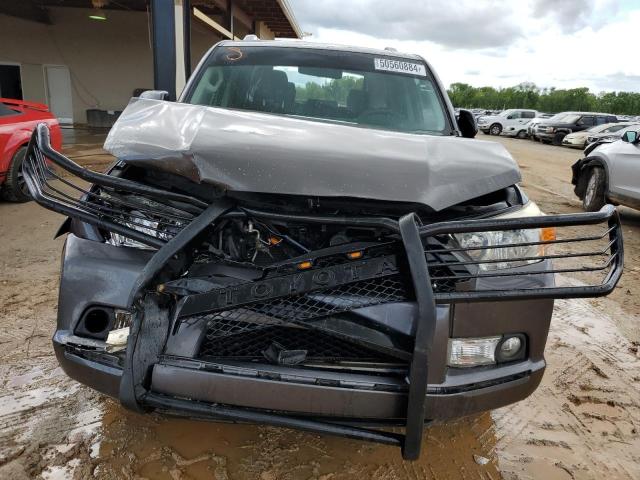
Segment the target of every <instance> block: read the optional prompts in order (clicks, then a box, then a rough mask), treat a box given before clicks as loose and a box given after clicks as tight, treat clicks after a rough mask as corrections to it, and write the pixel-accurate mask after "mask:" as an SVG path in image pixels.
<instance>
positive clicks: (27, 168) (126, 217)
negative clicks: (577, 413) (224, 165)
mask: <svg viewBox="0 0 640 480" xmlns="http://www.w3.org/2000/svg"><path fill="white" fill-rule="evenodd" d="M46 159H49V160H50V161H51V162H53V163H54V164H56V165H57V166H59V167H61V168H62V169H64V170H66V171H67V172H69V173H71V174H73V175H75V176H76V177H79V178H80V179H82V180H84V181H85V182H88V183H91V184H94V185H96V186H98V187H99V189H100V192H101V194H99V193H97V189H91V188H83V187H79V186H77V185H76V184H75V183H73V182H71V181H70V180H68V179H67V178H66V177H63V176H61V175H58V174H57V173H55V171H53V170H52V169H51V168H49V164H48V162H47V160H46ZM24 173H25V178H26V183H27V186H28V188H29V191H30V193H31V195H32V196H33V198H34V200H35V201H36V202H37V203H39V204H40V205H42V206H43V207H45V208H48V209H51V210H53V211H56V212H58V213H61V214H63V215H67V216H70V217H73V218H76V219H78V220H81V221H83V222H86V223H89V224H91V225H95V226H96V227H98V228H100V229H103V230H107V231H110V232H114V233H118V234H121V235H123V236H126V237H128V238H130V239H133V240H136V241H138V242H140V243H143V244H146V245H149V246H151V247H154V248H156V249H157V252H156V253H155V255H154V256H153V257H152V259H151V260H150V261H149V263H148V264H147V267H145V269H144V271H143V272H141V274H140V278H139V280H138V282H137V284H136V288H135V289H134V290H135V291H133V292H132V293H131V297H130V304H131V305H133V304H134V302H136V301H137V300H139V299H140V298H141V297H142V293H143V292H144V290H145V287H147V286H148V285H149V284H150V283H151V282H152V281H153V279H154V277H155V276H156V275H157V273H158V272H159V271H160V270H162V268H163V267H164V265H165V264H166V263H167V262H168V260H169V259H170V258H172V257H173V256H175V255H176V254H179V253H180V252H181V251H182V250H183V249H184V248H185V246H187V245H188V244H189V242H190V241H192V240H193V238H194V237H195V236H196V235H198V234H199V233H200V232H202V231H203V230H205V229H206V228H209V227H211V226H212V225H213V224H215V222H216V221H219V220H220V219H222V218H225V216H229V215H246V216H250V217H255V218H266V219H282V220H289V221H299V222H308V223H324V224H338V225H345V226H348V225H361V226H376V227H381V228H385V229H387V230H388V231H389V232H393V233H395V234H397V235H398V237H399V239H400V244H401V245H402V250H403V253H404V255H406V259H407V261H408V265H409V272H408V273H409V274H410V279H411V284H412V285H413V290H414V294H415V300H416V302H417V305H418V318H417V322H416V325H415V335H414V342H413V352H412V355H411V358H410V366H409V375H408V383H409V389H408V405H407V418H406V426H405V433H404V435H402V434H399V433H394V432H387V431H379V430H371V429H367V428H360V427H352V426H347V425H344V424H340V423H333V422H324V421H315V420H310V419H306V418H300V417H294V416H287V415H280V414H272V413H265V412H256V411H252V410H248V409H243V408H238V407H233V406H223V405H216V404H204V403H201V402H191V401H187V400H181V399H178V398H173V397H168V396H163V395H159V394H155V393H151V392H144V393H143V394H133V398H134V401H135V402H138V403H140V404H144V405H146V406H148V407H153V408H157V409H160V410H168V411H173V412H175V411H180V412H183V413H186V414H189V415H192V416H195V417H205V418H218V419H225V420H230V421H241V422H242V421H244V422H258V423H265V424H271V425H276V426H284V427H290V428H297V429H302V430H308V431H312V432H317V433H326V434H333V435H339V436H343V437H348V438H355V439H360V440H367V441H373V442H379V443H385V444H390V445H397V446H400V447H402V454H403V457H404V458H405V459H416V458H418V456H419V454H420V448H421V443H422V436H423V429H424V426H425V419H428V418H429V415H428V412H426V411H425V403H426V392H427V372H428V361H429V352H430V349H431V346H432V342H433V335H434V326H435V315H436V304H437V303H456V302H478V301H499V300H517V299H531V298H578V297H597V296H604V295H607V294H608V293H610V292H611V291H612V290H613V289H614V288H615V286H616V284H617V282H618V280H619V279H620V276H621V274H622V267H623V244H622V231H621V225H620V220H619V217H618V214H617V212H616V210H615V208H614V207H613V206H611V205H606V206H605V207H603V208H602V210H600V211H599V212H595V213H580V214H564V215H549V216H541V217H527V218H488V219H480V220H459V221H451V222H440V223H435V224H429V225H421V222H420V219H419V218H418V217H417V216H416V215H415V214H412V213H411V214H407V215H405V216H403V217H401V218H400V219H399V220H394V219H390V218H377V217H367V218H363V217H341V216H314V215H285V214H279V213H274V212H262V211H256V210H248V209H241V210H238V209H234V208H233V205H232V204H231V203H229V202H226V201H219V202H216V205H207V204H206V203H205V202H202V201H201V200H199V199H196V198H193V197H190V196H187V195H183V194H179V193H175V192H166V191H164V190H159V189H155V188H152V187H149V186H146V185H143V184H140V183H137V182H134V181H130V180H125V179H121V178H116V177H112V176H109V175H103V174H98V173H95V172H91V171H89V170H87V169H84V168H82V167H80V166H79V165H77V164H75V163H74V162H72V161H71V160H69V159H68V158H66V157H65V156H63V155H61V154H60V153H58V152H56V151H55V150H53V149H52V148H51V145H50V142H49V132H48V129H47V127H46V125H39V126H38V127H37V129H36V130H35V131H34V134H33V136H32V138H31V142H30V144H29V148H28V151H27V156H26V160H25V163H24ZM51 179H56V180H57V181H58V184H62V185H63V186H66V187H67V190H68V189H71V190H72V191H73V192H75V194H76V196H77V195H78V194H80V195H81V197H80V200H78V199H76V196H74V195H70V194H69V193H67V192H66V191H64V189H63V188H61V186H60V185H55V184H53V183H52V182H51ZM105 192H106V195H105ZM131 194H134V195H135V196H136V197H139V198H145V199H147V200H148V201H147V202H138V201H135V200H131V198H130V197H128V196H129V195H131ZM160 206H162V207H164V208H159V207H160ZM127 209H129V213H127ZM167 209H168V211H170V212H171V214H169V215H167ZM131 210H134V212H135V213H133V214H131V213H130V212H131ZM136 216H141V217H144V218H150V217H151V218H154V220H155V221H156V222H157V226H158V227H159V226H160V225H162V224H163V223H162V222H165V224H171V225H172V226H173V227H175V229H176V233H175V235H165V236H164V238H161V235H159V234H157V233H156V234H154V233H153V232H152V231H150V230H149V229H148V228H146V227H145V228H140V224H139V223H137V222H136ZM588 226H596V227H600V228H599V231H598V232H597V233H596V234H575V233H573V234H572V235H571V236H568V237H564V238H557V239H556V238H555V237H552V238H547V239H545V240H540V241H533V242H518V243H517V244H513V245H511V244H500V245H493V246H474V247H468V248H463V247H461V246H460V245H459V244H458V243H456V242H454V241H452V238H453V235H456V234H464V233H470V232H496V231H507V230H521V229H543V228H555V229H558V230H561V229H566V230H568V231H569V233H571V232H573V231H574V230H575V229H580V228H584V227H588ZM572 229H573V230H572ZM152 230H153V229H152ZM158 230H160V229H159V228H158ZM165 231H166V230H165ZM593 242H600V243H601V244H602V246H601V247H598V248H596V249H586V250H585V249H582V250H580V251H573V250H571V251H563V252H560V253H549V252H548V250H549V249H550V248H551V247H555V246H557V247H559V248H561V249H563V248H564V249H565V250H566V249H570V248H576V247H580V246H589V245H591V244H592V243H593ZM514 246H515V247H532V246H533V247H536V246H537V247H539V248H540V249H544V250H541V251H540V252H539V254H538V255H536V256H535V257H527V256H523V257H521V258H515V259H514V258H513V257H510V258H509V261H514V260H518V261H522V262H527V261H536V262H538V261H540V260H545V261H543V262H538V263H537V265H538V266H539V267H540V266H543V268H542V269H541V268H538V269H535V267H534V270H533V271H532V270H531V269H530V268H507V269H496V270H491V269H488V270H487V269H481V268H479V265H481V264H490V263H492V262H498V260H482V259H475V260H474V256H473V253H474V252H477V251H482V250H485V249H501V248H510V247H514ZM452 258H453V260H452ZM443 259H445V260H443ZM593 259H599V260H600V263H597V264H583V262H585V261H586V262H588V261H590V260H593ZM563 260H574V261H577V262H579V263H580V265H579V266H573V267H561V268H556V267H554V266H553V263H554V262H558V261H563ZM442 267H446V268H442ZM460 269H462V270H463V273H460ZM452 272H456V273H452ZM556 273H559V274H568V273H577V274H587V275H596V274H600V275H601V277H602V278H600V279H599V280H598V281H597V282H593V283H591V284H585V283H580V284H574V285H569V286H555V284H553V286H546V287H539V288H536V287H533V288H531V287H530V286H528V287H521V286H519V282H518V279H519V278H521V277H526V276H532V275H534V276H536V275H537V276H540V275H553V274H556ZM332 278H333V283H332V285H331V286H334V287H335V286H336V285H344V284H349V283H350V282H354V281H356V280H355V279H354V278H352V277H349V276H348V275H347V276H343V277H340V278H338V279H336V277H335V275H334V276H333V277H332ZM487 279H497V281H498V284H497V285H498V286H497V287H495V286H494V287H493V288H488V287H487V284H483V282H484V281H485V280H487ZM276 280H277V279H276ZM445 281H446V282H450V281H454V282H457V283H456V287H455V288H453V289H438V288H437V285H438V284H440V283H441V282H445ZM304 285H305V286H304V287H302V289H301V290H300V291H297V292H296V294H300V293H304V292H305V291H314V289H316V290H317V289H318V286H317V285H313V283H312V282H311V283H305V284H304ZM305 289H306V290H305ZM220 293H221V292H220V291H216V292H212V293H210V294H204V295H192V296H186V297H184V298H183V300H182V303H181V307H182V308H183V309H184V310H183V311H182V312H181V313H179V316H180V315H183V316H188V315H190V314H193V313H194V312H196V313H197V312H202V311H215V310H216V309H215V301H214V299H215V298H216V297H219V296H220ZM272 294H273V296H275V297H278V295H279V296H281V297H286V296H287V293H286V292H285V291H283V292H281V293H277V292H276V293H273V292H272ZM289 295H290V293H289ZM212 301H213V305H214V306H213V307H212V303H211V302H212ZM252 302H256V300H255V299H253V300H252V299H250V298H247V299H246V302H245V303H246V304H248V305H250V304H251V303H252ZM206 305H208V306H206ZM224 308H228V306H226V307H223V306H219V310H224ZM132 335H133V334H132ZM130 341H131V337H130ZM141 341H144V339H142V338H140V339H138V344H136V348H138V347H139V346H140V342H141ZM130 345H131V343H130ZM128 350H132V349H128ZM127 355H128V358H130V355H132V352H131V351H128V352H127ZM128 368H131V366H130V365H125V371H124V374H123V382H126V380H127V373H128V372H127V369H128ZM121 392H122V390H121Z"/></svg>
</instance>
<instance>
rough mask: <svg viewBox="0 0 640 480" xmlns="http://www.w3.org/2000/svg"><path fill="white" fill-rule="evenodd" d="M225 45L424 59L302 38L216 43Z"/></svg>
mask: <svg viewBox="0 0 640 480" xmlns="http://www.w3.org/2000/svg"><path fill="white" fill-rule="evenodd" d="M217 45H218V46H225V47H267V48H269V47H287V48H312V49H315V50H335V51H340V52H351V53H368V54H373V55H384V56H387V57H398V58H411V59H413V60H424V59H423V58H422V57H421V56H420V55H416V54H414V53H404V52H398V51H395V50H383V49H377V48H368V47H356V46H353V45H340V44H336V43H318V42H306V41H304V40H292V39H289V40H284V39H282V40H223V41H222V42H220V43H218V44H217Z"/></svg>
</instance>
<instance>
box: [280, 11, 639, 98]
mask: <svg viewBox="0 0 640 480" xmlns="http://www.w3.org/2000/svg"><path fill="white" fill-rule="evenodd" d="M383 3H384V4H390V5H393V6H394V7H395V8H394V14H393V15H390V14H389V15H386V14H385V12H387V11H386V10H383V9H381V5H382V4H379V3H378V1H377V0H368V1H367V0H357V1H355V2H353V3H352V2H348V3H347V2H344V1H341V2H337V1H336V0H326V1H321V0H315V1H313V2H310V1H308V0H291V4H292V6H293V9H294V11H295V12H296V15H297V17H298V20H299V22H300V24H301V26H302V28H303V29H304V30H306V31H312V33H313V36H312V37H310V38H309V40H312V41H320V42H328V43H342V44H348V45H362V46H370V47H377V48H383V47H386V46H391V47H395V48H397V49H398V50H400V51H406V52H411V53H418V54H421V55H422V56H424V57H425V58H426V59H427V60H428V61H429V62H430V63H431V64H432V65H433V66H434V68H435V69H436V71H437V72H438V74H439V75H440V77H441V79H442V81H443V82H444V83H445V84H446V85H449V84H450V83H452V82H466V83H470V84H471V85H474V86H485V85H491V86H495V87H507V86H512V85H516V84H518V83H520V82H524V81H528V82H534V83H535V84H536V85H538V86H541V87H550V86H554V87H558V88H572V87H583V86H584V87H589V88H591V89H592V90H593V91H595V92H599V91H601V90H634V91H640V82H638V81H637V80H638V79H639V78H640V62H638V61H637V58H638V57H637V48H635V41H634V39H635V38H637V30H638V25H640V5H637V6H636V5H635V4H633V5H632V6H631V7H629V5H627V6H626V8H619V6H612V4H611V0H595V1H591V0H590V1H583V0H573V1H572V0H562V1H559V0H556V1H555V2H551V3H552V5H551V4H550V2H549V1H548V0H532V1H530V2H528V3H525V2H514V1H512V2H504V3H502V4H500V5H498V4H496V3H495V2H490V3H486V2H485V3H483V2H482V1H480V0H478V1H476V2H474V4H475V5H480V6H482V7H483V9H484V10H482V12H484V11H489V12H493V13H494V14H495V15H499V16H501V18H499V19H497V20H495V21H492V23H491V24H490V25H491V26H492V27H491V28H492V29H493V30H495V31H494V32H492V33H491V34H490V35H487V34H486V33H487V31H488V30H490V28H488V27H487V24H485V25H484V26H474V25H473V23H474V21H475V22H485V23H486V18H487V17H486V15H484V13H482V12H481V10H479V9H478V8H475V9H472V8H468V9H464V8H462V9H457V10H456V12H457V13H456V15H458V18H456V19H455V21H454V20H452V18H453V17H455V16H456V15H453V14H452V13H451V8H453V7H451V5H454V2H448V1H447V2H440V1H430V2H428V3H430V4H435V5H439V8H438V9H433V10H430V12H431V13H430V15H431V17H430V18H429V19H428V21H422V20H423V19H422V18H421V17H420V15H421V14H424V10H422V9H421V8H422V7H420V8H417V9H416V8H415V7H414V5H416V4H420V2H415V1H411V2H409V1H408V0H395V1H394V2H387V1H385V2H383ZM425 3H426V2H425ZM303 4H304V5H305V6H304V8H300V7H301V5H303ZM343 4H346V5H348V6H347V7H341V6H340V5H343ZM455 4H458V5H460V3H459V2H455ZM366 5H369V6H370V7H371V8H370V10H369V11H368V12H367V13H366V14H364V13H363V12H364V11H365V10H366ZM462 5H463V6H465V5H467V4H464V2H463V3H462ZM505 5H508V6H509V8H508V9H506V8H505V7H504V6H505ZM560 5H564V6H563V7H559V6H560ZM618 5H619V4H618ZM554 6H555V9H554ZM356 7H357V8H356ZM373 7H375V8H373ZM623 7H624V6H623ZM447 9H448V10H447ZM316 10H317V11H319V12H321V13H318V12H316ZM479 12H480V13H479ZM404 17H407V18H411V19H412V21H411V22H409V23H407V22H405V20H403V18H404ZM305 19H309V23H305ZM356 20H357V21H356ZM385 21H386V22H387V23H388V26H387V27H386V28H385V27H384V26H381V25H383V24H384V22H385ZM509 22H511V23H513V25H510V23H509ZM421 23H422V24H423V25H425V26H426V25H438V24H439V23H442V25H443V26H441V27H440V28H439V29H438V30H437V32H435V33H434V32H433V31H432V32H431V34H422V35H419V34H417V33H416V32H414V33H411V34H407V35H400V34H398V32H399V31H401V30H400V29H401V28H402V26H407V25H411V29H415V28H416V27H415V25H418V24H421ZM470 25H471V26H470ZM505 25H506V26H505ZM514 25H516V26H517V28H516V27H514ZM444 27H448V28H449V33H448V34H446V35H445V34H444V33H442V32H443V30H446V28H444ZM407 28H409V27H407ZM425 28H426V27H425ZM500 28H506V30H504V32H503V31H501V30H500ZM411 29H409V30H407V31H408V32H413V31H414V30H411ZM514 32H515V33H514ZM502 33H504V35H502ZM455 37H460V38H461V39H456V38H455ZM496 38H503V39H504V40H503V41H501V42H497V41H496ZM474 42H475V43H474ZM465 45H466V46H465Z"/></svg>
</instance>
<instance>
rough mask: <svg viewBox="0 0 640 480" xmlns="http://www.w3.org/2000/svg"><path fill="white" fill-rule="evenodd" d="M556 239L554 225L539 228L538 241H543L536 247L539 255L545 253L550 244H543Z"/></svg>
mask: <svg viewBox="0 0 640 480" xmlns="http://www.w3.org/2000/svg"><path fill="white" fill-rule="evenodd" d="M555 240H556V227H544V228H541V229H540V241H541V242H542V243H543V244H542V245H540V246H539V247H538V250H539V251H540V255H546V254H547V249H548V248H551V246H552V245H544V244H545V243H550V242H553V241H555Z"/></svg>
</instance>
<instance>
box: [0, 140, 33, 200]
mask: <svg viewBox="0 0 640 480" xmlns="http://www.w3.org/2000/svg"><path fill="white" fill-rule="evenodd" d="M26 153H27V147H21V148H20V149H18V151H17V152H16V153H15V154H14V155H13V158H12V159H11V164H10V165H9V170H7V177H6V179H5V182H4V185H3V186H2V198H4V199H5V200H7V201H9V202H28V201H29V200H31V196H30V195H29V190H28V189H27V184H26V182H25V181H24V175H23V173H22V162H23V161H24V157H25V155H26Z"/></svg>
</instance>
